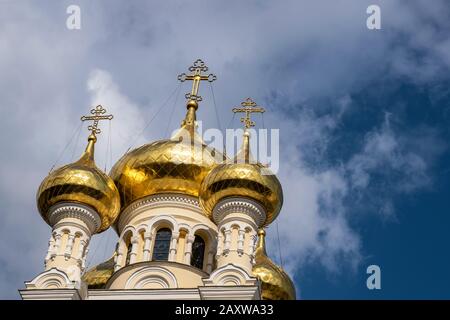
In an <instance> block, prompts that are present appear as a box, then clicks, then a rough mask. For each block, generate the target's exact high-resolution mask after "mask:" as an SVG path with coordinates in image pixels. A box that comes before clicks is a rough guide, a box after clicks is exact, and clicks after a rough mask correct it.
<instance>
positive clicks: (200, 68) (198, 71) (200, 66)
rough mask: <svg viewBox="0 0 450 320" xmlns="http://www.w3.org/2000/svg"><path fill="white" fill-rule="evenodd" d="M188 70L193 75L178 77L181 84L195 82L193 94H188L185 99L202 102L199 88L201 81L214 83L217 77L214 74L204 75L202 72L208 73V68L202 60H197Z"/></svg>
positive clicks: (183, 74) (193, 83)
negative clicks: (188, 81)
mask: <svg viewBox="0 0 450 320" xmlns="http://www.w3.org/2000/svg"><path fill="white" fill-rule="evenodd" d="M188 70H189V71H191V72H192V73H191V74H189V75H188V74H186V73H182V74H180V75H179V76H178V80H180V81H181V82H185V81H186V80H192V81H193V82H192V90H191V93H186V95H185V97H186V99H189V100H194V101H202V97H201V96H199V95H198V86H199V84H200V81H202V80H208V81H209V82H213V81H215V80H216V79H217V77H216V76H215V75H214V74H212V73H210V74H208V75H204V74H202V72H206V71H208V67H207V66H206V64H205V63H204V62H203V61H202V60H201V59H197V60H196V61H195V62H194V64H193V65H192V66H190V67H189V69H188Z"/></svg>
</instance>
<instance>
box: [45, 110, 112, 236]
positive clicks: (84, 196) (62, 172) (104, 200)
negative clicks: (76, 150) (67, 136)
mask: <svg viewBox="0 0 450 320" xmlns="http://www.w3.org/2000/svg"><path fill="white" fill-rule="evenodd" d="M102 109H103V108H102ZM93 110H97V111H99V109H98V107H97V108H96V109H93ZM103 110H104V109H103ZM91 112H92V111H91ZM103 113H104V112H103ZM94 117H97V116H94ZM107 117H110V116H107ZM111 117H112V116H111ZM87 120H94V125H93V126H90V128H89V130H91V134H90V135H89V138H88V145H87V147H86V150H85V152H84V153H83V155H82V156H81V158H80V159H79V160H78V161H76V162H74V163H71V164H68V165H65V166H63V167H61V168H58V169H56V170H54V171H52V172H50V174H49V175H48V176H47V177H46V178H45V179H44V180H43V181H42V183H41V185H40V186H39V189H38V191H37V195H36V199H37V206H38V209H39V212H40V213H41V215H42V217H43V218H44V220H45V221H46V222H47V223H49V221H48V219H47V213H48V209H49V208H50V207H51V206H53V205H54V204H56V203H58V202H77V203H81V204H85V205H88V206H91V207H92V208H93V209H94V210H95V211H96V212H97V213H98V215H99V216H100V219H101V222H102V223H101V226H100V229H99V230H98V231H97V232H102V231H104V230H106V229H107V228H108V227H109V226H110V225H111V224H112V223H113V222H114V221H115V220H116V218H117V216H118V215H119V211H120V197H119V193H118V191H117V188H116V186H115V185H114V182H113V180H112V179H111V178H110V177H109V176H108V175H107V174H105V173H104V172H103V171H101V170H100V169H99V168H97V166H96V165H95V162H94V144H95V142H96V141H97V138H96V136H95V134H96V133H98V130H99V129H98V128H97V123H98V120H102V119H87Z"/></svg>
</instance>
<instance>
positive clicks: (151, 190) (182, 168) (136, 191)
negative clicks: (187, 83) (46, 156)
mask: <svg viewBox="0 0 450 320" xmlns="http://www.w3.org/2000/svg"><path fill="white" fill-rule="evenodd" d="M194 121H195V108H194V107H193V106H189V105H188V115H187V116H186V119H185V120H184V122H183V125H182V127H181V129H180V130H179V131H178V132H177V133H176V134H175V135H174V136H173V137H171V138H170V139H168V140H160V141H156V142H153V143H150V144H146V145H144V146H141V147H139V148H137V149H134V150H132V151H130V152H129V153H127V154H125V155H124V156H123V157H122V158H121V159H120V160H119V161H118V162H117V163H116V164H115V165H114V167H113V168H112V170H111V172H110V176H111V178H112V179H113V180H114V182H115V184H116V185H117V188H118V190H119V193H120V198H121V203H122V207H123V208H125V207H126V206H127V205H129V204H130V203H131V202H133V201H135V200H137V199H140V198H143V197H146V196H149V195H152V194H157V193H165V192H177V193H183V194H186V195H190V196H194V197H198V192H199V189H200V184H201V182H202V180H203V179H204V178H205V177H206V175H207V174H208V172H209V171H210V170H211V169H212V168H213V166H214V165H216V164H217V163H219V162H221V161H223V155H222V154H221V153H219V152H216V151H215V150H214V149H211V148H209V147H208V146H206V145H205V144H204V143H203V142H202V140H201V138H200V137H199V136H198V134H197V133H196V131H195V129H194Z"/></svg>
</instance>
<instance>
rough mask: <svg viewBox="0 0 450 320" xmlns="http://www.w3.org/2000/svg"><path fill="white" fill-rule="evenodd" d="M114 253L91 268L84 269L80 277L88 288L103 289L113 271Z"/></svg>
mask: <svg viewBox="0 0 450 320" xmlns="http://www.w3.org/2000/svg"><path fill="white" fill-rule="evenodd" d="M115 255H116V254H115V253H114V255H113V256H112V257H111V258H110V259H109V260H107V261H105V262H102V263H100V264H98V265H96V266H95V267H93V268H92V269H89V270H88V271H86V273H85V274H84V275H83V277H82V278H81V279H82V280H83V281H84V282H85V283H86V284H87V286H88V288H89V289H104V288H105V285H106V283H107V282H108V280H109V278H111V276H112V274H113V273H114V256H115Z"/></svg>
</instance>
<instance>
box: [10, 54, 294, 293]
mask: <svg viewBox="0 0 450 320" xmlns="http://www.w3.org/2000/svg"><path fill="white" fill-rule="evenodd" d="M207 71H208V67H207V66H206V65H205V64H204V62H203V61H201V60H197V61H195V62H194V64H193V65H192V66H191V67H190V68H189V72H190V73H189V74H185V73H183V74H181V75H180V76H178V79H179V80H180V81H182V82H184V81H192V90H191V92H190V93H188V94H186V100H187V102H186V108H187V112H186V116H185V119H184V120H183V121H182V123H181V127H180V128H179V130H178V131H176V133H175V134H174V135H172V137H171V138H170V139H167V140H159V141H155V142H151V143H148V144H145V145H143V146H140V147H138V148H136V149H134V150H130V151H128V152H127V153H126V154H124V155H123V156H122V158H120V159H119V160H118V161H117V163H115V165H114V166H113V167H112V169H111V171H110V172H109V174H106V173H105V172H103V171H102V170H101V169H99V168H98V167H97V166H96V164H95V157H94V150H95V144H96V142H97V137H98V136H99V133H100V129H99V123H100V121H102V120H111V119H112V115H107V114H106V113H107V112H106V110H105V109H104V108H103V107H102V106H100V105H99V106H97V107H96V108H94V109H92V110H91V114H90V115H88V116H83V117H82V118H81V120H83V121H92V123H91V125H89V127H88V129H89V130H90V134H89V136H88V139H87V146H86V148H85V151H84V153H83V154H82V155H81V157H80V158H79V160H78V161H76V162H74V163H70V164H67V165H65V166H62V167H60V168H58V169H55V170H52V171H51V172H50V173H49V175H48V176H47V177H46V178H45V179H44V180H43V181H42V183H41V184H40V186H39V189H38V191H37V195H36V200H37V208H38V210H39V213H40V215H41V217H42V219H43V220H44V221H45V222H46V223H47V224H48V225H49V226H50V227H51V229H52V231H51V234H50V240H49V245H48V251H47V254H46V255H45V258H44V269H43V272H42V273H40V274H38V275H36V277H35V278H34V279H32V280H31V281H27V282H25V288H23V289H20V290H19V292H20V295H21V297H22V299H24V300H38V299H58V300H61V299H64V300H65V299H67V300H109V299H121V300H122V299H191V300H218V299H225V300H229V299H233V300H235V299H242V300H260V299H266V300H291V299H295V298H296V294H295V288H294V285H293V283H292V281H291V279H290V278H289V276H288V275H287V273H286V272H285V271H284V270H283V269H282V268H281V267H280V266H278V265H276V264H275V263H274V262H272V260H271V259H270V258H269V257H268V255H267V252H266V248H265V234H266V233H265V228H266V227H267V226H268V225H270V224H271V223H272V222H273V221H274V220H275V219H276V218H277V216H278V214H279V212H280V210H281V207H282V204H283V192H282V187H281V185H280V182H279V181H278V179H277V177H276V176H275V175H274V174H273V173H269V174H268V173H267V171H268V169H267V167H266V166H265V165H263V164H261V163H259V162H256V161H254V160H253V158H252V155H251V150H250V139H251V135H250V131H249V128H251V127H252V126H254V122H253V121H252V120H251V119H250V115H251V113H252V112H263V111H264V110H263V109H262V108H260V107H258V106H256V103H254V102H253V101H252V100H251V99H247V100H246V101H244V102H243V103H242V104H241V105H242V108H235V109H233V111H234V112H243V113H245V117H243V118H242V119H241V121H242V122H243V123H244V128H245V129H244V133H243V136H242V145H241V148H240V151H239V152H237V154H236V155H234V157H231V158H230V157H228V156H226V155H224V154H222V153H220V152H218V151H217V150H215V149H214V148H211V147H209V146H207V145H206V144H205V143H204V142H203V141H202V137H201V136H200V134H198V133H197V129H196V111H197V109H198V107H199V102H201V100H202V99H201V96H200V95H199V86H200V83H201V82H202V81H209V82H212V81H214V80H215V79H216V77H215V76H214V75H212V74H206V72H207ZM108 228H113V229H114V231H115V232H116V233H117V235H118V241H117V244H116V248H115V250H114V252H111V254H110V256H111V258H110V259H109V260H107V261H105V262H103V263H100V264H98V265H97V266H95V267H93V268H91V269H88V268H86V257H87V255H88V251H89V243H90V240H91V237H93V236H95V235H96V234H99V233H101V232H103V231H105V230H107V229H108Z"/></svg>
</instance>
